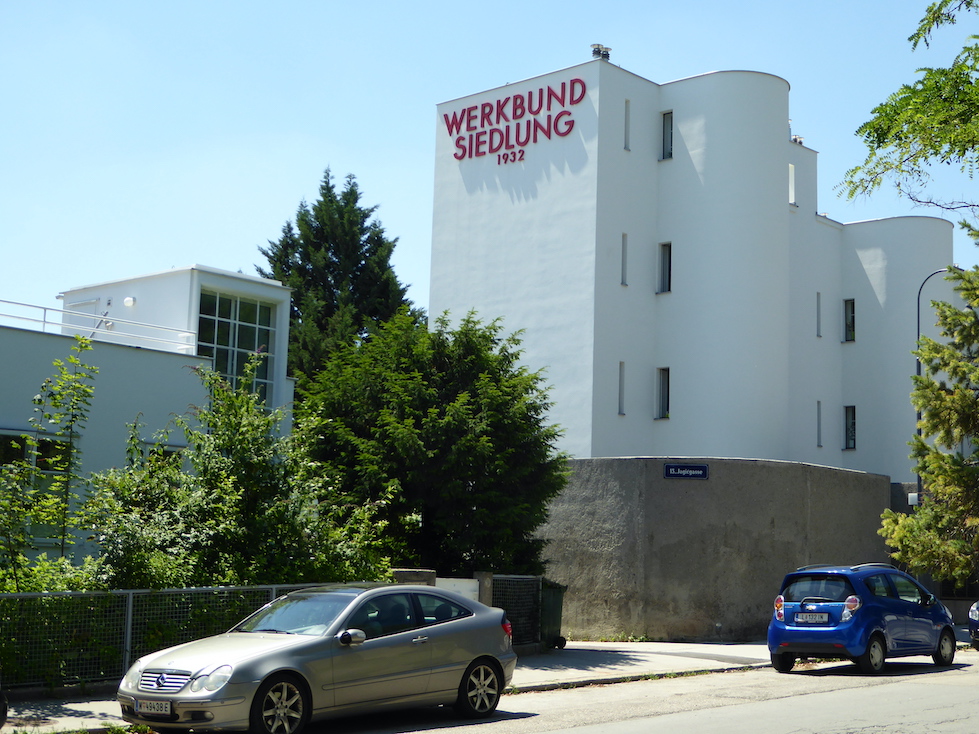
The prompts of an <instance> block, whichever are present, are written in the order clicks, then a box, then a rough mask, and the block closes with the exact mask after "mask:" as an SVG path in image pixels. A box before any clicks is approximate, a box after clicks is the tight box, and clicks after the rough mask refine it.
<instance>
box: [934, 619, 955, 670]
mask: <svg viewBox="0 0 979 734" xmlns="http://www.w3.org/2000/svg"><path fill="white" fill-rule="evenodd" d="M931 659H932V660H934V661H935V665H941V666H942V667H948V666H949V665H951V664H952V661H953V660H955V635H953V634H952V631H951V630H949V629H948V628H946V629H943V630H942V636H941V637H939V638H938V648H937V649H936V650H935V654H934V655H932V656H931Z"/></svg>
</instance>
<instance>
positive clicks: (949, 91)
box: [841, 0, 979, 239]
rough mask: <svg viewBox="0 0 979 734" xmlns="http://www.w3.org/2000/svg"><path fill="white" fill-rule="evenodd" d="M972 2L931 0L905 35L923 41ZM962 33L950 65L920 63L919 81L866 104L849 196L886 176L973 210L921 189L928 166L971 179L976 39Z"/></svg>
mask: <svg viewBox="0 0 979 734" xmlns="http://www.w3.org/2000/svg"><path fill="white" fill-rule="evenodd" d="M977 7H979V0H939V1H938V2H934V3H932V4H931V5H929V6H928V8H927V11H926V14H925V16H924V18H922V20H921V23H920V24H919V26H918V29H917V30H916V31H915V33H914V34H912V35H911V37H910V38H909V39H908V40H909V41H911V43H912V45H913V46H914V47H917V46H918V44H919V43H924V44H925V45H928V43H929V41H930V39H931V35H932V33H933V31H934V30H935V29H936V28H938V27H939V26H943V25H951V24H954V23H955V22H956V20H957V17H958V15H959V14H960V13H961V12H963V11H970V10H976V8H977ZM969 40H970V41H971V43H968V44H966V45H965V46H964V47H963V48H962V50H961V51H960V52H959V54H958V55H957V56H956V57H955V59H954V60H953V61H952V63H951V64H950V65H949V66H947V67H935V68H922V69H919V70H918V73H919V74H920V75H921V76H920V78H919V79H918V80H916V81H915V82H913V83H911V84H905V85H903V86H902V87H901V88H900V89H898V90H897V91H896V92H894V93H893V94H892V95H890V96H889V97H888V98H887V100H886V101H884V102H883V103H881V104H880V105H878V106H877V107H875V108H874V109H873V117H872V118H871V119H870V120H869V121H867V122H865V123H864V124H863V125H862V126H861V127H860V128H859V129H858V130H857V135H859V136H860V137H861V138H863V141H864V143H865V144H866V145H867V148H868V150H869V153H868V155H867V158H866V160H865V161H864V162H863V163H862V164H861V165H859V166H856V167H854V168H852V169H851V170H849V171H848V172H847V174H846V177H845V179H844V181H843V183H842V184H841V186H842V190H843V191H844V192H845V193H846V194H847V196H848V197H850V198H854V197H856V196H858V195H861V194H869V193H872V192H873V191H876V190H877V189H879V188H880V186H881V185H882V184H883V183H884V181H886V180H891V181H892V182H893V184H894V186H895V188H896V189H897V191H898V192H899V194H900V195H902V196H904V197H906V198H908V199H910V200H912V201H914V202H916V203H919V204H926V205H931V206H936V207H939V208H942V209H945V210H952V211H961V212H963V213H964V214H966V216H967V217H971V218H973V219H974V218H975V217H976V216H977V214H979V204H977V202H974V201H964V200H951V199H940V198H936V197H933V196H931V195H929V194H928V193H927V191H926V189H927V187H928V184H929V183H930V182H931V180H932V177H931V173H930V171H931V170H932V166H934V165H945V166H954V167H957V168H958V169H959V170H960V171H962V172H963V173H965V174H966V175H968V176H969V177H970V178H971V177H972V176H973V174H974V173H975V170H976V165H977V162H979V88H977V85H976V82H977V80H979V43H976V41H977V40H979V39H977V37H976V36H970V37H969ZM960 225H961V226H962V227H963V228H965V229H966V230H967V231H968V232H969V234H970V236H972V237H973V238H974V239H979V230H977V229H976V226H975V224H973V223H972V222H970V221H969V220H968V219H963V220H962V221H961V222H960Z"/></svg>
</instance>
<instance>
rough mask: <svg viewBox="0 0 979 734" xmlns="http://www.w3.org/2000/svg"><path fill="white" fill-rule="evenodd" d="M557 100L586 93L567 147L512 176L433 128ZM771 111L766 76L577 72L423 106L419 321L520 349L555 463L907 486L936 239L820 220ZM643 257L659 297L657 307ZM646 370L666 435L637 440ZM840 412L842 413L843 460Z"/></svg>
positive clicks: (803, 154)
mask: <svg viewBox="0 0 979 734" xmlns="http://www.w3.org/2000/svg"><path fill="white" fill-rule="evenodd" d="M571 78H576V79H580V80H582V82H583V83H584V84H585V85H586V86H587V96H586V97H585V99H584V100H583V101H582V102H581V103H580V104H578V105H576V106H575V108H574V111H573V114H574V119H575V124H576V127H575V130H574V135H571V136H568V137H565V138H562V139H561V140H550V141H540V142H538V143H537V144H536V145H532V146H528V147H527V148H526V150H525V156H526V159H525V161H523V162H518V163H516V164H507V165H499V164H498V161H497V160H496V159H494V158H493V157H492V156H479V157H476V156H473V157H469V156H468V151H466V155H459V153H460V149H459V148H458V147H455V145H454V141H453V138H452V136H450V135H448V134H447V132H446V124H445V121H444V116H445V115H449V116H450V118H451V115H453V114H455V115H457V116H458V115H459V114H460V112H461V111H463V110H467V109H470V110H476V111H477V112H476V113H474V114H476V116H475V117H474V118H473V117H470V118H468V119H469V120H470V121H472V120H475V121H476V122H481V121H482V120H483V118H481V117H480V116H479V115H480V113H481V111H482V110H483V109H484V108H483V106H482V105H483V104H484V103H486V102H491V103H493V105H494V106H493V107H492V109H493V110H494V111H495V110H496V107H495V103H496V102H497V101H499V100H503V99H505V98H507V97H509V96H512V95H514V94H521V93H525V92H526V90H536V89H541V88H546V87H548V86H552V87H554V86H557V85H559V84H560V83H561V82H565V81H568V80H569V79H571ZM788 93H789V85H788V83H787V82H786V81H785V80H783V79H780V78H778V77H775V76H772V75H769V74H762V73H757V72H742V71H738V72H717V73H712V74H706V75H703V76H698V77H692V78H689V79H682V80H679V81H675V82H670V83H666V84H655V83H653V82H650V81H648V80H645V79H642V78H641V77H638V76H636V75H633V74H631V73H629V72H627V71H624V70H622V69H620V68H618V67H616V66H614V65H612V64H609V63H608V62H604V61H599V60H596V61H592V62H590V63H587V64H583V65H581V66H577V67H573V68H571V69H566V70H563V71H559V72H555V73H553V74H548V75H545V76H542V77H537V78H534V79H531V80H528V81H526V82H521V83H518V84H514V85H509V86H507V87H502V88H500V89H496V90H490V91H488V92H485V93H481V94H477V95H473V96H471V97H466V98H463V99H462V100H456V101H453V102H448V103H445V104H443V105H440V106H439V108H438V113H439V114H438V120H437V133H436V136H437V145H436V166H435V215H434V229H433V232H434V235H433V251H432V252H433V254H432V286H431V293H432V301H431V311H432V314H433V315H437V314H438V313H440V312H441V311H443V310H450V311H451V312H452V314H453V316H454V317H455V318H459V317H461V316H462V315H463V314H465V313H466V312H467V311H469V310H471V309H475V310H476V311H477V312H478V313H479V315H480V316H481V317H483V318H484V319H492V318H496V317H502V318H503V319H504V324H505V326H506V328H507V330H508V331H513V330H516V329H522V330H524V346H525V360H524V361H525V363H526V364H527V365H528V366H530V367H531V368H534V369H536V368H540V367H545V368H546V369H547V376H548V379H549V381H550V382H551V384H552V385H553V392H552V397H553V399H554V401H555V407H554V409H553V410H552V413H551V418H552V420H554V421H555V422H557V423H559V424H560V425H562V426H563V427H564V428H565V429H566V434H565V438H564V440H563V442H562V448H563V449H565V450H567V451H569V452H570V453H571V454H572V455H574V456H578V457H588V456H683V455H693V456H725V457H751V458H763V459H786V460H793V461H807V462H812V463H822V464H826V465H829V466H838V467H843V468H853V469H860V470H864V471H870V472H876V473H883V474H890V475H892V476H894V477H895V480H896V481H911V479H912V477H911V476H910V474H909V472H910V462H909V461H908V459H907V453H908V451H907V446H906V444H907V440H908V439H909V438H910V437H911V435H912V434H913V432H914V414H913V411H912V410H911V408H910V404H909V400H908V395H909V393H910V389H911V384H910V379H909V376H910V375H911V374H912V373H913V371H914V360H913V358H912V357H910V351H911V350H912V349H913V348H914V341H915V334H914V329H915V300H916V295H917V288H918V285H920V283H921V281H922V280H923V279H924V277H925V276H927V275H928V274H929V273H930V272H933V271H934V270H935V269H937V268H942V267H945V266H946V265H948V264H949V263H950V261H951V253H952V237H951V225H950V224H949V223H948V222H945V221H943V220H937V219H932V218H928V217H907V218H900V219H894V220H885V221H876V222H866V223H857V224H853V225H844V224H841V223H838V222H834V221H832V220H829V219H827V218H826V217H823V216H820V215H819V214H818V203H817V201H816V174H817V171H816V158H817V156H816V152H815V151H813V150H811V149H809V148H807V147H805V146H804V145H802V144H801V141H793V140H792V138H791V133H790V130H789V118H788V111H789V100H788ZM664 112H672V115H673V155H672V157H671V158H668V159H665V160H661V158H662V156H661V153H662V147H661V139H662V124H661V121H662V114H663V113H664ZM457 119H460V118H458V117H457ZM478 128H479V126H478V125H474V130H478ZM453 153H456V154H457V156H458V158H457V157H453ZM459 158H461V160H460V159H459ZM790 166H791V169H790ZM790 171H791V172H792V173H791V174H790ZM623 238H625V241H626V247H625V248H623ZM664 242H668V243H671V245H672V253H673V257H672V262H673V266H672V288H671V290H670V292H668V293H657V286H658V278H659V246H660V245H661V244H662V243H664ZM623 252H625V262H623ZM935 280H938V279H937V278H936V279H935ZM946 293H947V291H946ZM817 294H819V295H818V297H817ZM845 298H854V299H855V301H856V303H857V334H858V335H857V340H856V342H854V343H848V344H844V343H842V301H843V299H845ZM927 300H928V299H927V298H925V299H924V301H923V302H924V303H927ZM817 303H818V304H819V306H818V308H817ZM661 368H669V370H670V383H671V390H670V393H671V394H670V415H669V418H668V419H664V420H657V419H656V418H657V414H656V409H657V390H656V383H657V379H656V375H657V370H659V369H661ZM620 374H622V375H623V376H624V380H622V383H621V384H622V388H621V390H622V399H621V403H622V406H623V407H624V410H623V411H622V413H623V414H620V410H619V407H620ZM844 405H857V435H858V438H857V448H856V449H855V450H853V451H843V450H842V447H843V406H844Z"/></svg>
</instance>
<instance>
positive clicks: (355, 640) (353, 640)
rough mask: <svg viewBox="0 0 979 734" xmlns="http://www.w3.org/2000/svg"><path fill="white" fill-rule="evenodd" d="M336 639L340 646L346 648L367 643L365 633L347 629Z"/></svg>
mask: <svg viewBox="0 0 979 734" xmlns="http://www.w3.org/2000/svg"><path fill="white" fill-rule="evenodd" d="M337 639H338V640H339V641H340V644H341V645H344V646H346V647H356V646H357V645H362V644H364V643H365V642H367V633H366V632H364V630H358V629H349V630H344V631H343V632H341V633H340V634H339V635H337Z"/></svg>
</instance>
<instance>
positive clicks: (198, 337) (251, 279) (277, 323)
mask: <svg viewBox="0 0 979 734" xmlns="http://www.w3.org/2000/svg"><path fill="white" fill-rule="evenodd" d="M290 293H291V291H290V289H289V288H287V287H285V286H284V285H282V284H281V283H280V282H279V281H277V280H269V279H267V278H260V277H257V276H253V275H243V274H241V273H232V272H229V271H226V270H219V269H217V268H210V267H205V266H203V265H193V266H190V267H185V268H174V269H173V270H165V271H163V272H159V273H153V274H150V275H145V276H141V277H136V278H127V279H125V280H117V281H111V282H107V283H98V284H95V285H88V286H81V287H77V288H71V289H69V290H67V291H65V292H64V293H62V294H61V295H60V296H59V297H60V298H62V299H63V301H64V304H65V310H66V311H67V312H69V313H68V314H66V315H65V318H64V322H65V327H64V331H65V333H73V332H77V333H80V334H83V335H85V336H90V337H92V338H93V339H96V340H98V341H108V342H113V343H117V344H127V345H130V346H139V347H144V348H148V349H158V350H163V351H175V352H179V353H184V354H196V355H198V356H204V357H208V358H210V359H211V360H212V365H213V367H214V369H215V370H216V371H217V372H220V373H221V374H225V375H227V376H229V377H234V376H236V375H241V373H242V368H243V366H244V362H245V360H246V359H247V358H248V355H250V354H253V353H255V352H256V351H261V352H262V353H264V354H266V355H267V357H266V359H265V360H264V363H263V364H262V366H261V372H260V374H259V376H258V378H259V379H258V381H259V382H260V383H261V384H262V385H264V387H265V388H266V389H265V397H266V400H267V402H268V404H269V405H270V406H271V407H282V406H286V405H288V404H290V403H291V402H292V397H293V383H292V380H291V379H289V378H287V376H286V362H287V358H286V357H287V353H288V345H289V301H290Z"/></svg>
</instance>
